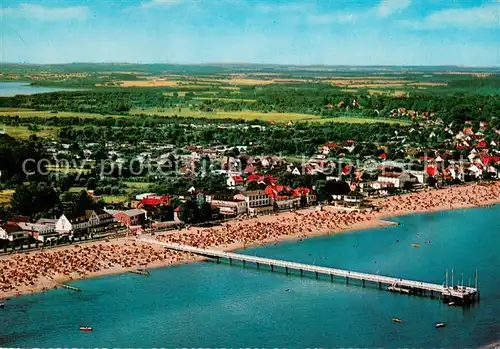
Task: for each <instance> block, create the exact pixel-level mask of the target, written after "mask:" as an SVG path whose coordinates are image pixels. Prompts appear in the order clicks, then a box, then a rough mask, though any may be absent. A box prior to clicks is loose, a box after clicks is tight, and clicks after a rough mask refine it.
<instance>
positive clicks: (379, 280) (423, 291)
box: [137, 238, 479, 304]
mask: <svg viewBox="0 0 500 349" xmlns="http://www.w3.org/2000/svg"><path fill="white" fill-rule="evenodd" d="M137 240H138V241H141V242H143V243H149V244H154V245H160V246H164V247H165V248H168V249H172V250H176V251H182V252H188V253H193V254H197V255H201V256H205V257H210V258H216V259H217V263H218V262H219V260H220V259H227V260H228V261H229V264H232V263H233V261H240V262H243V265H244V266H245V264H246V263H254V264H256V266H257V268H259V267H260V266H261V265H267V266H269V267H270V269H271V271H275V270H274V269H275V268H276V267H278V268H282V269H284V271H285V273H286V274H287V275H288V273H289V271H291V270H296V271H299V272H300V275H301V276H303V273H304V272H310V273H314V274H315V275H316V278H318V276H319V275H320V274H321V275H327V276H329V277H330V279H331V281H333V279H334V277H341V278H344V279H345V281H346V283H347V284H349V281H350V280H358V281H360V282H361V284H362V286H363V287H364V286H365V283H366V282H371V283H375V284H378V287H379V289H382V286H387V290H389V291H392V292H399V293H405V294H413V295H422V296H424V295H430V296H431V297H433V296H434V295H435V294H436V295H438V294H439V295H440V296H441V298H443V299H444V300H446V301H454V302H457V303H460V304H462V303H472V302H474V300H476V296H477V300H479V290H478V289H477V288H473V287H465V286H454V287H453V286H445V285H444V284H443V285H439V284H434V283H429V282H421V281H414V280H406V279H401V278H395V277H390V276H383V275H378V274H368V273H360V272H355V271H349V270H343V269H336V268H330V267H322V266H318V265H310V264H303V263H295V262H289V261H284V260H279V259H271V258H264V257H257V256H249V255H244V254H239V253H231V252H223V251H218V250H214V249H203V248H198V247H193V246H187V245H180V244H174V243H165V242H160V241H157V240H153V239H144V238H137Z"/></svg>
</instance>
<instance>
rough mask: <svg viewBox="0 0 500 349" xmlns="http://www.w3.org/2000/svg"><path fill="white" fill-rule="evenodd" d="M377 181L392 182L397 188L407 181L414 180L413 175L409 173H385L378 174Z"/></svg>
mask: <svg viewBox="0 0 500 349" xmlns="http://www.w3.org/2000/svg"><path fill="white" fill-rule="evenodd" d="M377 181H378V182H387V183H392V184H394V187H395V188H402V187H403V186H404V184H405V183H406V182H412V176H411V175H410V174H409V173H395V172H391V173H383V174H381V175H380V176H378V178H377Z"/></svg>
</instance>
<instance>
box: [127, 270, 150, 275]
mask: <svg viewBox="0 0 500 349" xmlns="http://www.w3.org/2000/svg"><path fill="white" fill-rule="evenodd" d="M129 273H132V274H138V275H143V276H149V271H147V270H146V269H137V270H129Z"/></svg>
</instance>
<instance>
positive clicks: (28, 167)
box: [0, 134, 44, 184]
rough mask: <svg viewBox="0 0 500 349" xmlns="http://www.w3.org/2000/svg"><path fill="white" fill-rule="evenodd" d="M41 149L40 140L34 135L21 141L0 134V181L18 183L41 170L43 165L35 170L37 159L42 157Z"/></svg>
mask: <svg viewBox="0 0 500 349" xmlns="http://www.w3.org/2000/svg"><path fill="white" fill-rule="evenodd" d="M42 149H43V147H42V141H41V140H40V139H38V138H37V137H35V136H32V137H31V138H30V139H29V140H27V141H23V140H16V139H14V138H12V137H10V136H8V135H5V134H0V183H2V182H3V183H7V184H9V182H12V184H18V183H20V182H22V181H23V180H25V179H26V178H28V177H29V176H31V177H33V176H35V175H36V173H37V172H43V170H44V167H41V168H40V170H41V171H36V170H37V169H36V165H37V164H39V162H38V161H39V160H41V159H43V158H44V154H43V152H42ZM23 165H24V166H23ZM42 165H43V164H41V166H42Z"/></svg>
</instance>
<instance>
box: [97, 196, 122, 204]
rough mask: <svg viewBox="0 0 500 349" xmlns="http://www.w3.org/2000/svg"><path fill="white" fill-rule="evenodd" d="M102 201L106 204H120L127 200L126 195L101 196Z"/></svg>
mask: <svg viewBox="0 0 500 349" xmlns="http://www.w3.org/2000/svg"><path fill="white" fill-rule="evenodd" d="M101 199H102V201H104V203H106V204H122V203H124V202H126V201H127V200H128V196H127V195H102V196H101Z"/></svg>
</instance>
